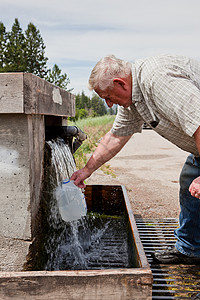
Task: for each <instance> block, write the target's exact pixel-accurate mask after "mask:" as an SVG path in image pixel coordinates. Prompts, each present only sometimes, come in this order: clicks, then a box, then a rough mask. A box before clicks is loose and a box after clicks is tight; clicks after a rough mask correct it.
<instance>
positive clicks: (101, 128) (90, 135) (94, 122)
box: [68, 115, 115, 177]
mask: <svg viewBox="0 0 200 300" xmlns="http://www.w3.org/2000/svg"><path fill="white" fill-rule="evenodd" d="M114 119H115V116H111V115H105V116H102V117H95V118H86V119H81V120H77V121H75V122H71V121H69V122H68V125H74V126H77V127H78V128H80V129H81V130H82V131H84V132H85V133H86V134H87V139H86V140H85V141H84V142H83V144H82V145H81V147H80V148H79V149H78V150H77V151H76V152H75V154H74V158H75V161H76V166H77V169H81V168H83V167H84V165H85V164H86V162H87V160H88V157H89V154H90V153H91V152H93V151H94V150H95V148H96V147H97V145H98V143H99V141H100V139H101V138H102V137H103V136H104V134H105V133H106V132H108V131H109V130H110V129H111V128H112V124H113V122H114ZM101 169H102V170H103V171H104V173H106V174H111V175H112V176H113V177H115V174H114V172H113V171H112V169H111V168H110V166H109V165H108V164H104V165H103V166H102V167H101Z"/></svg>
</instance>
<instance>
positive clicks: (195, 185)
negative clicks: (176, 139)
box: [189, 126, 200, 198]
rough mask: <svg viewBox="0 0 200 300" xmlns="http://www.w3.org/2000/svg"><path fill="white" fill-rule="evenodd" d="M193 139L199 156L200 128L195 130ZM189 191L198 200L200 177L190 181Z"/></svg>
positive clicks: (199, 195) (199, 196)
mask: <svg viewBox="0 0 200 300" xmlns="http://www.w3.org/2000/svg"><path fill="white" fill-rule="evenodd" d="M194 139H195V143H196V146H197V149H198V151H199V154H200V126H199V127H198V128H197V130H196V131H195V133H194ZM189 191H190V194H191V195H192V196H193V197H196V198H200V176H199V177H197V178H195V179H194V180H193V181H192V183H191V185H190V187H189Z"/></svg>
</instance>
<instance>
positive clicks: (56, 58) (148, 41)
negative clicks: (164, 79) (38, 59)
mask: <svg viewBox="0 0 200 300" xmlns="http://www.w3.org/2000/svg"><path fill="white" fill-rule="evenodd" d="M0 15H1V19H0V21H1V22H3V24H4V26H5V27H6V30H7V31H10V30H11V27H12V25H13V23H14V19H15V18H18V20H19V23H20V26H21V28H22V29H23V31H25V30H26V28H27V25H28V24H29V23H30V22H32V23H33V24H34V25H35V26H36V27H37V29H39V31H40V34H41V36H42V38H43V40H44V44H45V45H46V50H45V55H46V56H47V57H48V59H49V60H48V66H49V67H50V68H52V67H53V65H54V64H57V65H58V66H59V68H60V69H62V72H63V73H67V75H68V77H69V78H70V84H69V86H68V87H69V88H73V93H74V94H78V93H81V92H82V91H84V93H85V94H86V95H88V96H91V92H90V91H89V90H88V88H87V85H88V78H89V76H90V72H91V70H92V68H93V67H94V66H95V64H96V63H97V61H98V60H100V59H101V58H102V57H103V56H105V55H107V54H114V55H116V56H117V57H119V58H121V59H124V60H127V61H130V62H134V60H136V59H139V58H144V57H147V56H152V55H157V54H164V53H170V54H181V55H186V56H190V57H193V58H196V59H199V60H200V17H199V15H200V1H199V0H137V1H136V0H123V1H122V0H56V1H54V0H34V1H33V0H0Z"/></svg>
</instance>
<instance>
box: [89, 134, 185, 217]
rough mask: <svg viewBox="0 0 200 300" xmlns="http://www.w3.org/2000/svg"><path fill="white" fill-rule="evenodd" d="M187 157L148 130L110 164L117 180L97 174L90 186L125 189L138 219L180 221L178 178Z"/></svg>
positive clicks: (126, 146)
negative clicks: (122, 186)
mask: <svg viewBox="0 0 200 300" xmlns="http://www.w3.org/2000/svg"><path fill="white" fill-rule="evenodd" d="M187 155H188V153H187V152H185V151H182V150H181V149H179V148H177V147H176V146H175V145H173V144H172V143H170V142H168V141H167V140H165V139H164V138H162V137H161V136H159V135H158V134H157V133H156V132H154V131H153V130H148V129H146V130H143V132H142V133H138V134H135V135H134V136H133V137H132V138H131V139H130V140H129V142H128V143H127V144H126V145H125V147H124V148H123V149H122V150H121V151H120V153H118V154H117V155H116V156H115V157H114V158H113V159H111V160H110V161H109V162H108V163H109V164H110V166H111V168H112V169H113V171H114V173H115V175H116V178H113V177H112V176H111V175H105V174H104V173H103V172H102V171H101V170H97V171H96V172H94V173H93V174H92V175H91V176H90V178H88V180H87V184H103V185H106V184H109V185H125V187H126V189H127V192H128V196H129V200H130V202H131V204H132V208H133V212H134V214H135V216H136V217H140V216H141V217H143V218H171V217H172V218H177V217H178V215H179V200H178V193H179V182H178V181H179V174H180V171H181V169H182V166H183V164H184V162H185V160H186V157H187Z"/></svg>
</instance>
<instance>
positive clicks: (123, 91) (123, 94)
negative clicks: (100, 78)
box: [95, 82, 132, 108]
mask: <svg viewBox="0 0 200 300" xmlns="http://www.w3.org/2000/svg"><path fill="white" fill-rule="evenodd" d="M95 92H96V93H97V94H98V95H99V96H100V97H101V98H102V99H105V101H106V104H107V105H108V107H110V108H111V107H112V106H113V104H118V105H120V106H123V107H124V108H127V107H129V106H130V105H131V104H132V89H131V86H130V87H129V86H128V85H126V88H124V86H123V85H121V84H120V83H119V82H116V83H114V85H113V87H112V88H107V89H106V90H104V91H102V90H100V89H98V88H97V89H96V90H95Z"/></svg>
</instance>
